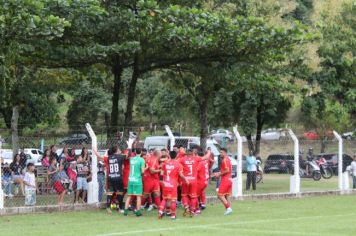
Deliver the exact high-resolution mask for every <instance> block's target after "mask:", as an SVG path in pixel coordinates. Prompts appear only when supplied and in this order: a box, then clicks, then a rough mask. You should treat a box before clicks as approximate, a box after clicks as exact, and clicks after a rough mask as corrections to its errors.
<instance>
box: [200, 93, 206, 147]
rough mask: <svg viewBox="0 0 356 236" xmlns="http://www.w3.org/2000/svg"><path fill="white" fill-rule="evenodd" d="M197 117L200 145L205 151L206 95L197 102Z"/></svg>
mask: <svg viewBox="0 0 356 236" xmlns="http://www.w3.org/2000/svg"><path fill="white" fill-rule="evenodd" d="M199 107H200V108H199V119H200V146H201V148H202V149H203V151H204V152H205V150H206V148H207V144H206V141H207V138H208V97H204V98H203V99H202V101H201V103H200V104H199Z"/></svg>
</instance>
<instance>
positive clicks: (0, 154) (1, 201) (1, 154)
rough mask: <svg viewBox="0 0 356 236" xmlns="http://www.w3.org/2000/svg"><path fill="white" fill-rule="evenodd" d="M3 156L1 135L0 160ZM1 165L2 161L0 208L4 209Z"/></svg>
mask: <svg viewBox="0 0 356 236" xmlns="http://www.w3.org/2000/svg"><path fill="white" fill-rule="evenodd" d="M2 158H4V157H3V151H2V141H1V136H0V161H1V160H2ZM1 167H2V163H1V162H0V184H1V185H0V209H4V190H3V189H2V173H1Z"/></svg>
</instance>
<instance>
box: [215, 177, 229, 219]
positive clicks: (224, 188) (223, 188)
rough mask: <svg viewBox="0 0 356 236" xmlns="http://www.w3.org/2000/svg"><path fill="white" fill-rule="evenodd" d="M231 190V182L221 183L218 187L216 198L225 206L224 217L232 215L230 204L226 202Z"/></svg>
mask: <svg viewBox="0 0 356 236" xmlns="http://www.w3.org/2000/svg"><path fill="white" fill-rule="evenodd" d="M231 190H232V183H231V182H221V184H220V187H219V192H218V198H219V199H220V201H221V202H222V203H223V205H224V206H225V209H226V210H225V214H224V215H229V214H231V213H232V209H231V206H230V202H229V201H228V198H227V197H228V196H229V195H230V194H231Z"/></svg>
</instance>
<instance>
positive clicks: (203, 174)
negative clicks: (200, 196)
mask: <svg viewBox="0 0 356 236" xmlns="http://www.w3.org/2000/svg"><path fill="white" fill-rule="evenodd" d="M209 177H210V173H209V161H208V160H204V161H200V162H199V165H198V182H201V183H204V182H205V181H207V180H208V179H209Z"/></svg>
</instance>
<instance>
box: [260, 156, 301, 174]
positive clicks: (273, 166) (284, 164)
mask: <svg viewBox="0 0 356 236" xmlns="http://www.w3.org/2000/svg"><path fill="white" fill-rule="evenodd" d="M293 165H294V156H293V155H289V154H272V155H269V156H268V157H267V160H266V162H265V165H264V169H263V170H264V172H265V173H269V172H278V173H293Z"/></svg>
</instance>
